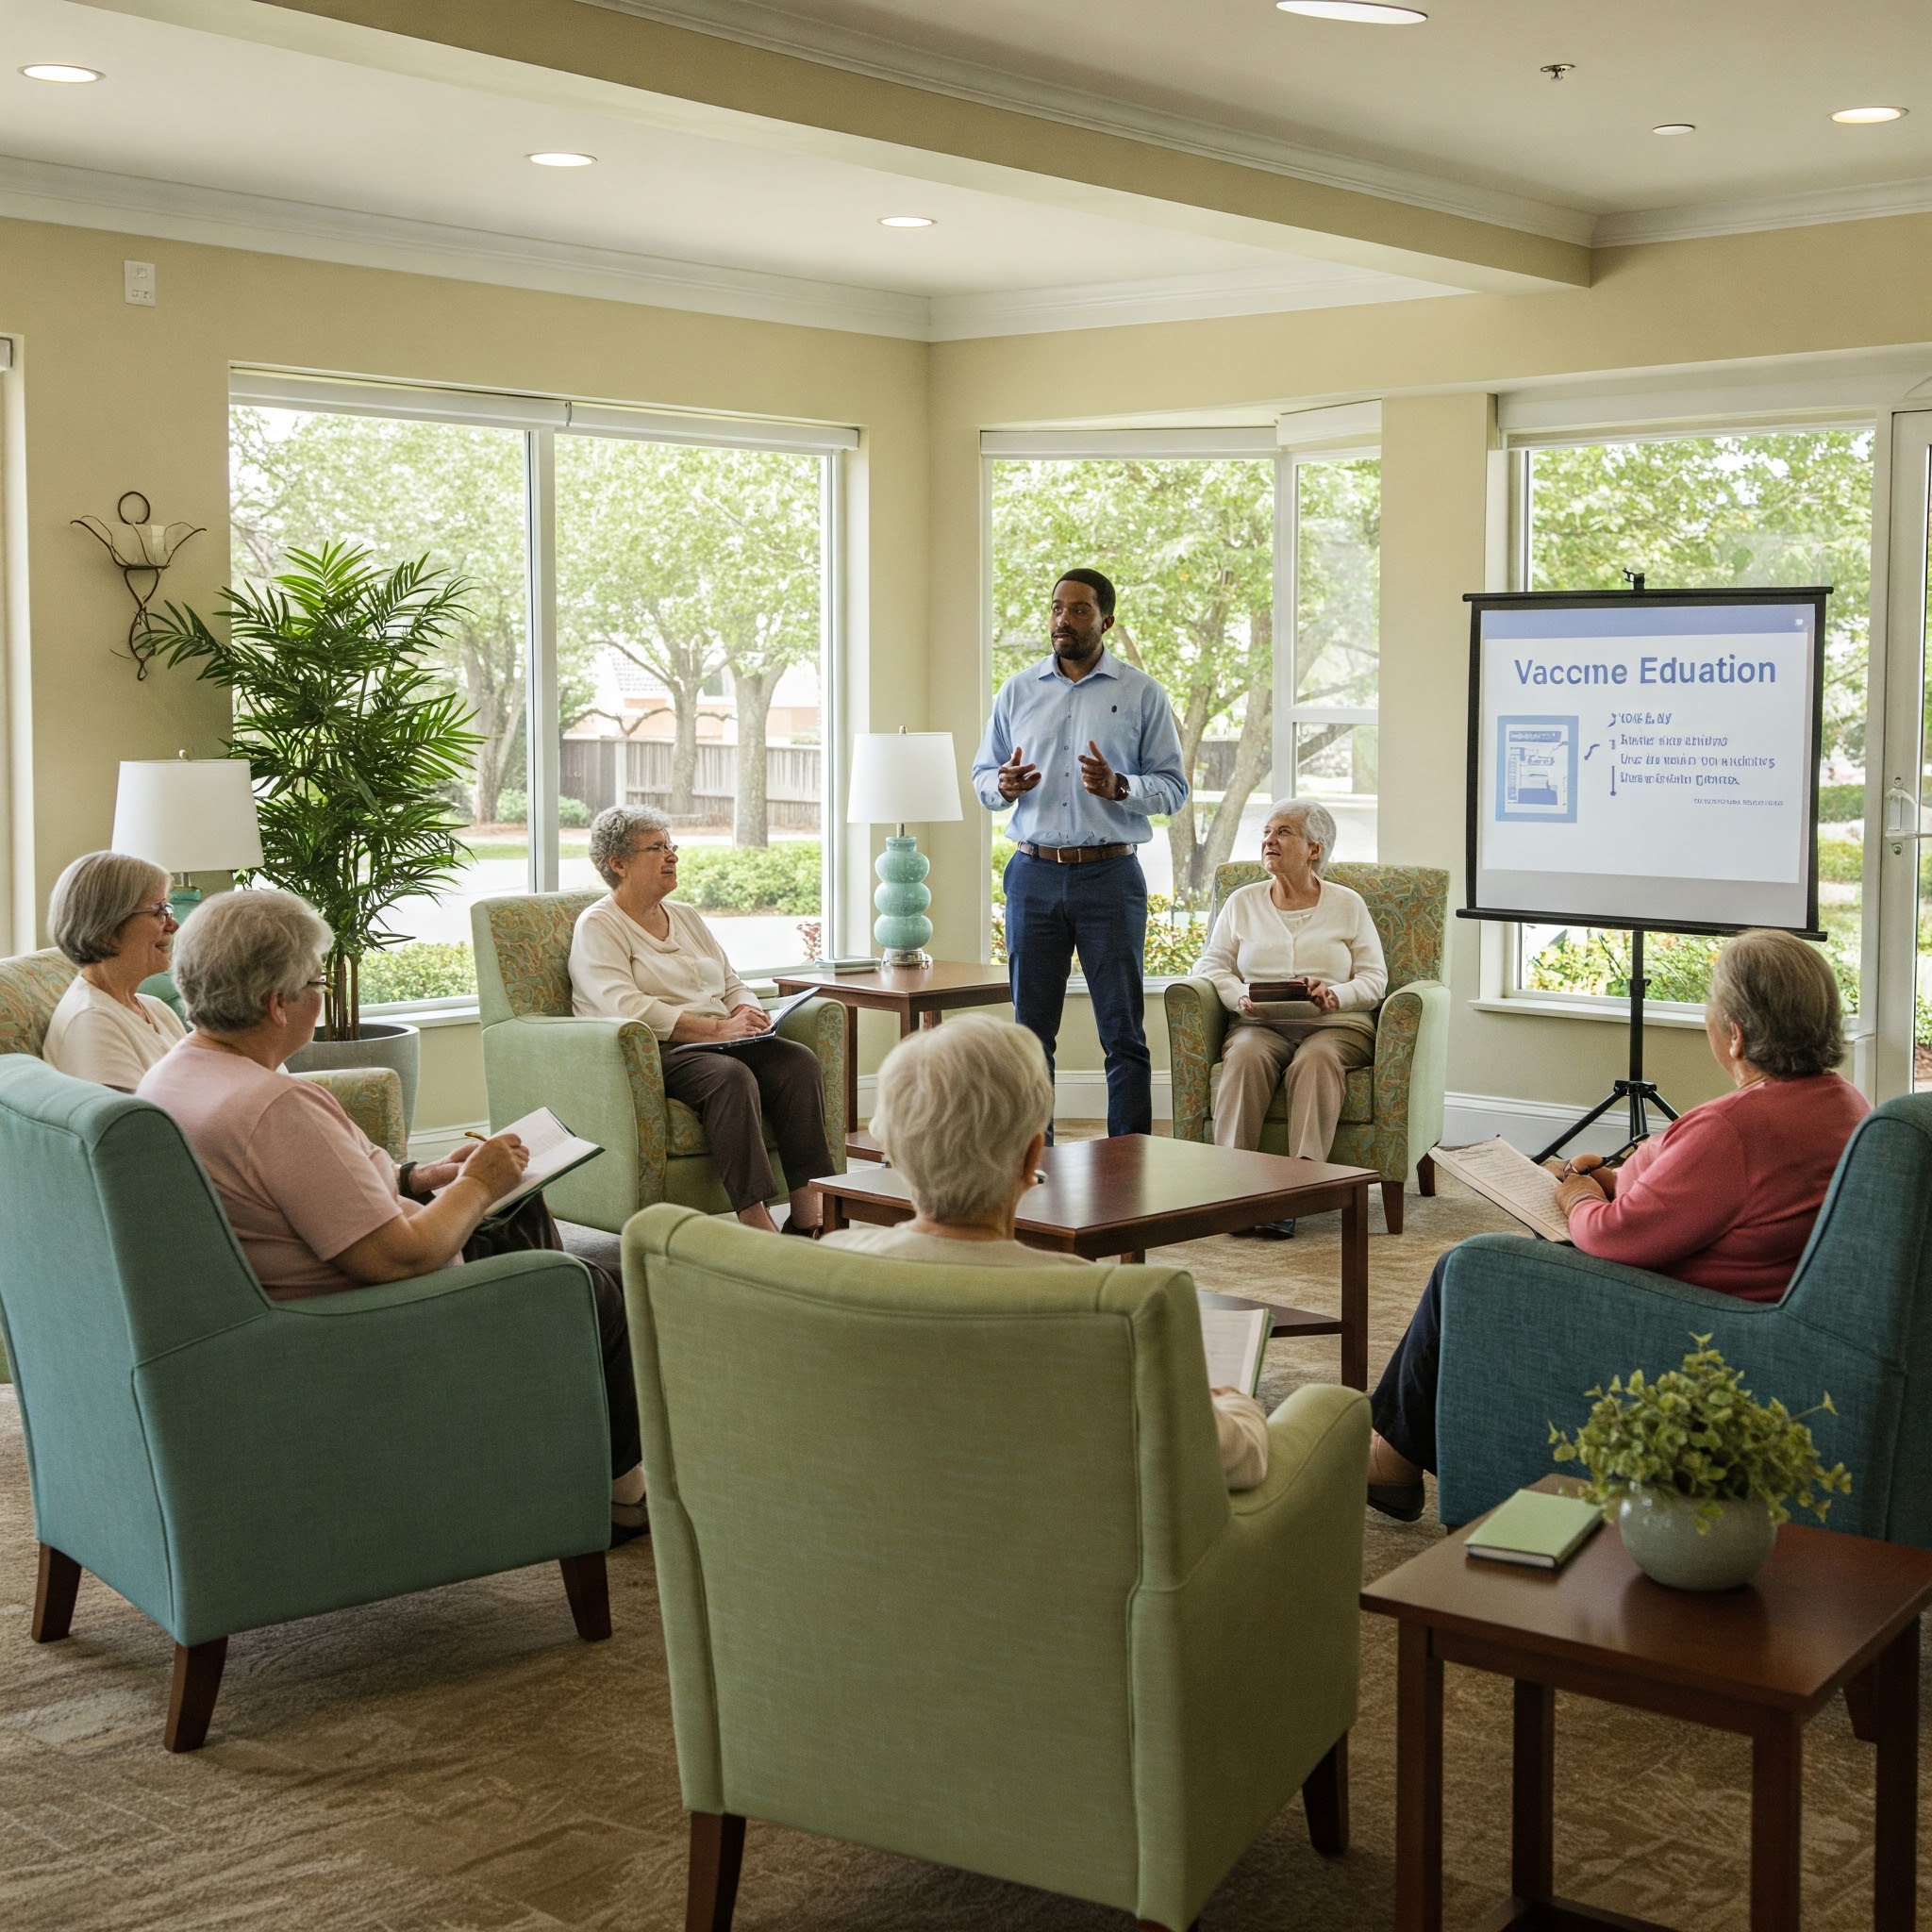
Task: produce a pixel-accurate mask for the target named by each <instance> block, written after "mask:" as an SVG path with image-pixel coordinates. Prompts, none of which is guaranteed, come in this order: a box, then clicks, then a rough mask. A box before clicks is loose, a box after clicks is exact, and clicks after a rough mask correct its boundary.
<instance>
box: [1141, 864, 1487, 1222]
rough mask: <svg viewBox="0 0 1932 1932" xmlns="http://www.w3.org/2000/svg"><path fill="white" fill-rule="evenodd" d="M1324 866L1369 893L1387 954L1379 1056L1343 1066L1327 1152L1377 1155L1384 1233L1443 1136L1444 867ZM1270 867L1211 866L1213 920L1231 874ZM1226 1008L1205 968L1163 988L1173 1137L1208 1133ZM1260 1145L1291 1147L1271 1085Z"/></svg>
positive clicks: (1234, 878) (1362, 1163)
mask: <svg viewBox="0 0 1932 1932" xmlns="http://www.w3.org/2000/svg"><path fill="white" fill-rule="evenodd" d="M1325 876H1326V877H1328V878H1330V879H1333V880H1334V881H1335V883H1336V884H1337V885H1341V886H1349V887H1352V888H1353V889H1354V890H1355V891H1357V892H1359V893H1360V894H1361V895H1362V897H1363V898H1364V899H1365V900H1366V901H1367V902H1368V908H1369V917H1370V918H1371V919H1373V920H1374V922H1375V930H1376V931H1377V932H1378V933H1379V934H1380V935H1381V938H1382V951H1383V953H1384V954H1385V956H1386V957H1387V958H1388V962H1389V993H1388V996H1387V997H1386V998H1385V999H1384V1000H1383V1002H1382V1004H1381V1006H1380V1007H1379V1008H1377V1009H1376V1013H1375V1058H1374V1063H1373V1064H1372V1065H1370V1066H1366V1067H1357V1068H1356V1069H1355V1071H1354V1072H1352V1073H1351V1074H1349V1076H1348V1086H1347V1089H1346V1091H1345V1092H1344V1094H1343V1097H1342V1103H1341V1124H1340V1125H1339V1126H1338V1127H1337V1128H1336V1131H1335V1143H1334V1145H1333V1146H1332V1147H1331V1148H1330V1149H1329V1150H1328V1158H1330V1159H1331V1160H1337V1161H1341V1162H1343V1163H1345V1164H1346V1165H1348V1166H1350V1167H1372V1168H1374V1170H1375V1172H1376V1173H1377V1174H1380V1175H1381V1176H1382V1208H1383V1215H1384V1218H1385V1220H1386V1221H1387V1223H1388V1225H1389V1232H1390V1233H1391V1234H1400V1233H1401V1232H1402V1200H1403V1193H1402V1191H1403V1187H1404V1185H1405V1183H1407V1181H1408V1180H1409V1179H1410V1178H1411V1177H1413V1179H1414V1180H1415V1183H1416V1186H1417V1188H1418V1190H1419V1191H1421V1192H1423V1193H1424V1194H1433V1193H1434V1192H1435V1191H1436V1169H1435V1163H1434V1162H1433V1161H1432V1160H1430V1158H1429V1150H1430V1148H1432V1147H1434V1146H1435V1145H1436V1143H1437V1142H1438V1141H1440V1140H1441V1138H1442V1099H1443V1092H1444V1090H1445V1089H1446V1087H1447V1086H1448V1081H1449V989H1448V988H1447V987H1446V986H1445V985H1443V984H1442V944H1443V932H1444V928H1445V925H1446V923H1447V919H1448V910H1449V874H1447V873H1446V872H1439V871H1437V870H1436V869H1435V868H1433V867H1429V866H1420V865H1351V864H1346V863H1341V862H1338V863H1336V864H1334V865H1331V866H1330V867H1329V868H1328V869H1327V872H1326V874H1325ZM1266 877H1267V874H1266V873H1265V872H1264V871H1263V870H1262V868H1261V866H1260V865H1259V864H1258V863H1257V862H1255V861H1253V860H1246V861H1242V862H1241V863H1238V864H1233V865H1223V866H1219V867H1217V868H1216V869H1215V874H1214V896H1213V899H1212V901H1211V902H1210V904H1209V906H1208V929H1209V931H1212V930H1213V923H1214V920H1215V917H1216V915H1218V914H1219V912H1220V910H1221V907H1222V902H1223V901H1224V900H1225V899H1226V897H1227V895H1228V894H1229V893H1230V892H1231V891H1234V890H1235V888H1236V887H1237V886H1247V885H1253V884H1254V883H1255V882H1256V881H1257V879H1263V878H1266ZM1226 1029H1227V1009H1226V1008H1224V1006H1223V1005H1222V1004H1221V995H1220V994H1219V993H1218V992H1216V991H1215V990H1214V987H1213V984H1212V982H1211V981H1209V980H1206V979H1179V980H1175V981H1174V983H1173V984H1172V985H1171V986H1170V987H1169V988H1168V989H1167V1037H1168V1052H1169V1057H1170V1060H1171V1063H1172V1066H1173V1070H1174V1139H1175V1140H1176V1141H1211V1140H1212V1139H1213V1138H1214V1106H1213V1096H1214V1087H1215V1076H1216V1075H1217V1074H1219V1073H1220V1071H1221V1043H1222V1040H1223V1037H1224V1034H1225V1032H1226ZM1261 1151H1262V1152H1263V1153H1264V1154H1285V1153H1287V1151H1288V1125H1287V1109H1286V1107H1285V1105H1284V1102H1283V1098H1282V1095H1281V1092H1280V1091H1278V1090H1277V1091H1276V1092H1275V1095H1274V1102H1273V1104H1272V1105H1271V1106H1270V1108H1269V1109H1268V1118H1267V1121H1266V1124H1264V1125H1263V1127H1262V1129H1261Z"/></svg>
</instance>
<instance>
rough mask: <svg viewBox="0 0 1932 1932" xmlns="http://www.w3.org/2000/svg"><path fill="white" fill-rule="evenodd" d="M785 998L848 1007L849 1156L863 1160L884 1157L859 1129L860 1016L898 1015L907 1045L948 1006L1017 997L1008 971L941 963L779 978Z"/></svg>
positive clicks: (821, 970)
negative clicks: (807, 996)
mask: <svg viewBox="0 0 1932 1932" xmlns="http://www.w3.org/2000/svg"><path fill="white" fill-rule="evenodd" d="M772 978H773V980H774V983H775V985H776V986H777V989H778V991H780V992H781V993H789V992H807V991H810V992H815V993H818V994H820V995H821V996H822V997H824V998H825V999H828V1000H837V1001H838V1002H839V1004H840V1005H841V1006H842V1007H843V1008H845V1151H846V1153H848V1154H853V1155H857V1156H858V1158H860V1159H861V1160H876V1159H878V1158H879V1148H878V1142H877V1141H874V1139H873V1138H872V1136H871V1135H870V1134H866V1133H862V1132H860V1131H858V1127H857V1123H858V1014H859V1009H860V1008H865V1009H866V1010H867V1011H870V1012H878V1013H896V1014H897V1015H898V1016H899V1038H900V1039H901V1040H903V1039H905V1037H906V1036H907V1035H908V1033H910V1032H912V1031H914V1030H915V1029H916V1028H918V1027H920V1026H937V1025H938V1024H939V1021H940V1015H941V1013H942V1012H944V1011H945V1009H946V1008H948V1007H1000V1006H1005V1005H1006V1003H1007V1002H1008V1000H1010V999H1011V998H1012V997H1013V994H1012V990H1011V988H1010V986H1009V985H1008V976H1007V969H1006V968H1005V967H1004V966H979V965H973V964H965V963H962V962H960V961H959V960H957V959H935V960H934V961H933V962H932V964H931V965H930V966H881V967H875V968H874V970H873V971H872V972H870V973H833V972H830V971H828V970H826V969H824V968H823V967H813V968H811V969H809V970H808V971H806V972H802V973H782V974H773V975H772Z"/></svg>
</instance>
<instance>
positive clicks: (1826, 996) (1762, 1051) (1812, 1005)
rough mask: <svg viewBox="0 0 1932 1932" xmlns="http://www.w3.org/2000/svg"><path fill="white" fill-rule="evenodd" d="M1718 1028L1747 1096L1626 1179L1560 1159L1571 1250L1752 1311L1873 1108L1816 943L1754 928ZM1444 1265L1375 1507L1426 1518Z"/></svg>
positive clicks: (1381, 1457) (1720, 1001)
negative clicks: (1854, 1068)
mask: <svg viewBox="0 0 1932 1932" xmlns="http://www.w3.org/2000/svg"><path fill="white" fill-rule="evenodd" d="M1704 1013H1705V1021H1704V1024H1705V1032H1706V1034H1707V1037H1708V1039H1709V1041H1710V1050H1711V1053H1712V1055H1713V1056H1714V1057H1715V1058H1716V1060H1717V1063H1718V1065H1719V1066H1721V1067H1722V1068H1723V1069H1724V1072H1725V1074H1728V1075H1729V1077H1730V1082H1731V1091H1730V1092H1728V1093H1725V1094H1723V1095H1721V1096H1720V1097H1719V1098H1718V1099H1716V1100H1707V1101H1706V1102H1705V1103H1704V1105H1703V1106H1702V1107H1693V1108H1691V1110H1690V1112H1689V1113H1687V1114H1685V1115H1684V1116H1683V1117H1682V1118H1681V1119H1679V1120H1675V1121H1673V1122H1672V1123H1671V1124H1670V1125H1669V1126H1668V1127H1666V1128H1665V1129H1664V1131H1663V1132H1662V1133H1661V1134H1660V1135H1658V1136H1657V1139H1656V1140H1654V1141H1644V1142H1643V1144H1642V1145H1641V1146H1640V1147H1639V1148H1638V1149H1637V1150H1636V1152H1635V1153H1633V1154H1632V1155H1631V1156H1630V1158H1628V1159H1627V1160H1626V1161H1624V1164H1623V1166H1622V1167H1621V1168H1609V1167H1606V1166H1605V1165H1604V1162H1603V1158H1602V1157H1601V1156H1599V1155H1594V1154H1581V1155H1578V1156H1577V1157H1576V1158H1575V1159H1574V1160H1567V1161H1560V1162H1558V1161H1552V1162H1551V1163H1550V1166H1551V1168H1552V1170H1553V1171H1554V1172H1555V1173H1556V1174H1557V1177H1558V1179H1559V1181H1560V1183H1561V1185H1560V1187H1559V1189H1558V1191H1557V1202H1558V1204H1559V1205H1560V1206H1561V1208H1562V1209H1563V1211H1564V1214H1565V1215H1566V1217H1567V1218H1568V1220H1569V1224H1570V1239H1571V1241H1574V1243H1575V1245H1576V1246H1577V1247H1579V1248H1581V1249H1582V1250H1583V1252H1584V1253H1585V1254H1586V1255H1596V1256H1599V1257H1601V1258H1603V1259H1604V1260H1607V1261H1622V1262H1624V1263H1626V1264H1628V1265H1629V1266H1630V1267H1633V1268H1648V1269H1651V1270H1653V1271H1654V1272H1655V1273H1657V1274H1669V1275H1672V1276H1674V1278H1675V1279H1677V1280H1679V1281H1689V1282H1694V1283H1695V1284H1696V1285H1697V1286H1698V1287H1700V1288H1709V1289H1715V1290H1716V1291H1718V1292H1719V1293H1721V1294H1734V1295H1738V1296H1740V1297H1741V1298H1742V1299H1743V1300H1746V1301H1758V1302H1774V1301H1776V1300H1777V1299H1778V1297H1779V1296H1780V1295H1782V1294H1783V1293H1784V1291H1785V1290H1786V1288H1787V1287H1788V1286H1789V1285H1790V1278H1791V1273H1792V1270H1793V1269H1795V1268H1796V1267H1797V1265H1798V1257H1799V1256H1800V1255H1802V1254H1803V1253H1804V1251H1805V1243H1806V1242H1807V1241H1808V1240H1809V1239H1810V1237H1811V1224H1812V1223H1813V1222H1814V1221H1816V1220H1817V1218H1818V1210H1819V1208H1821V1207H1823V1206H1824V1194H1825V1190H1826V1189H1827V1188H1829V1187H1830V1185H1831V1177H1832V1175H1833V1174H1834V1173H1836V1172H1837V1169H1838V1162H1839V1157H1840V1155H1841V1154H1842V1153H1843V1152H1844V1147H1845V1142H1846V1141H1849V1140H1850V1139H1851V1136H1852V1129H1853V1128H1854V1127H1856V1126H1857V1124H1858V1122H1859V1121H1860V1120H1861V1119H1863V1118H1864V1116H1865V1114H1866V1113H1867V1112H1868V1111H1869V1110H1870V1109H1869V1108H1868V1106H1867V1103H1866V1101H1865V1098H1864V1096H1863V1095H1862V1094H1861V1093H1859V1092H1858V1091H1857V1089H1856V1088H1855V1087H1852V1086H1850V1085H1849V1084H1848V1083H1847V1082H1846V1081H1844V1080H1842V1079H1840V1077H1839V1075H1838V1074H1835V1073H1834V1072H1833V1071H1832V1069H1833V1068H1834V1067H1836V1066H1837V1065H1838V1063H1839V1062H1840V1060H1841V1059H1842V1058H1844V1033H1843V1025H1842V1021H1841V1017H1840V1008H1839V996H1838V982H1837V980H1836V979H1834V978H1833V976H1832V972H1831V968H1830V966H1829V965H1828V964H1827V963H1826V961H1825V959H1824V955H1823V954H1822V953H1820V952H1819V951H1818V950H1817V949H1816V948H1815V947H1812V946H1808V945H1807V944H1806V943H1805V941H1803V940H1801V939H1798V938H1797V937H1796V936H1795V935H1793V934H1791V933H1788V932H1769V931H1759V932H1747V933H1741V934H1740V935H1739V937H1738V938H1736V939H1735V940H1733V941H1731V942H1730V944H1729V945H1728V946H1726V947H1725V948H1724V952H1723V953H1722V954H1721V955H1719V958H1718V962H1717V968H1716V971H1715V972H1714V973H1713V974H1712V975H1711V983H1710V998H1709V999H1708V1001H1707V1003H1706V1005H1705V1009H1704ZM1447 1259H1448V1256H1447V1255H1444V1256H1443V1257H1442V1258H1441V1260H1439V1261H1438V1262H1437V1263H1436V1268H1435V1273H1434V1274H1431V1275H1430V1276H1429V1285H1428V1287H1427V1289H1426V1290H1425V1291H1424V1294H1423V1298H1422V1302H1421V1304H1420V1306H1419V1307H1417V1309H1416V1311H1415V1314H1414V1316H1413V1317H1412V1318H1411V1320H1410V1322H1409V1324H1408V1332H1407V1334H1406V1335H1405V1336H1404V1337H1403V1338H1402V1341H1400V1342H1399V1343H1398V1344H1397V1345H1396V1349H1395V1353H1394V1354H1393V1355H1391V1357H1389V1365H1388V1367H1387V1368H1386V1369H1385V1370H1384V1371H1383V1374H1382V1379H1381V1381H1380V1383H1379V1384H1378V1385H1377V1386H1376V1389H1375V1393H1374V1399H1373V1409H1374V1421H1375V1434H1374V1438H1373V1439H1372V1441H1371V1442H1370V1445H1369V1501H1370V1503H1371V1504H1372V1505H1374V1507H1375V1508H1377V1509H1379V1510H1381V1511H1382V1512H1383V1513H1384V1514H1385V1515H1389V1516H1393V1517H1395V1518H1397V1519H1398V1520H1399V1521H1401V1522H1404V1523H1412V1522H1414V1521H1415V1519H1416V1518H1417V1517H1418V1516H1420V1515H1421V1514H1422V1507H1423V1483H1422V1476H1423V1472H1424V1470H1425V1469H1426V1470H1433V1469H1434V1468H1435V1467H1436V1369H1437V1363H1438V1361H1439V1359H1440V1356H1441V1291H1442V1265H1443V1262H1444V1261H1446V1260H1447Z"/></svg>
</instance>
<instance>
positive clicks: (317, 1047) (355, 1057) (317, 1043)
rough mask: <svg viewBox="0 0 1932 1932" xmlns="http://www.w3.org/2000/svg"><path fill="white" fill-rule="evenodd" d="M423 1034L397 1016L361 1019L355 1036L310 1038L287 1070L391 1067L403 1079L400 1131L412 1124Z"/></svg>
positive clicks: (406, 1130) (318, 1071)
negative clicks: (360, 1024)
mask: <svg viewBox="0 0 1932 1932" xmlns="http://www.w3.org/2000/svg"><path fill="white" fill-rule="evenodd" d="M422 1059H423V1036H422V1034H421V1033H420V1032H419V1031H418V1030H417V1029H416V1028H415V1027H413V1026H405V1025H404V1024H402V1022H401V1021H399V1020H365V1021H363V1023H362V1037H361V1038H360V1039H359V1040H311V1041H309V1042H308V1045H307V1046H305V1047H304V1048H303V1049H302V1051H301V1052H300V1053H298V1054H293V1055H291V1057H290V1059H289V1071H290V1072H291V1074H323V1073H332V1072H334V1071H335V1070H336V1069H337V1068H340V1067H393V1068H394V1069H395V1070H396V1073H397V1074H399V1075H400V1076H401V1079H402V1083H403V1132H404V1133H405V1134H406V1135H407V1134H409V1133H412V1132H413V1131H414V1130H415V1125H416V1074H417V1072H418V1070H419V1069H420V1067H421V1065H422Z"/></svg>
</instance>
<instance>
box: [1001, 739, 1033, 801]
mask: <svg viewBox="0 0 1932 1932" xmlns="http://www.w3.org/2000/svg"><path fill="white" fill-rule="evenodd" d="M999 780H1000V796H1001V797H1002V798H1018V797H1019V796H1020V794H1021V793H1022V792H1023V791H1032V790H1033V788H1034V787H1035V786H1036V785H1038V784H1039V783H1040V767H1039V766H1038V765H1029V764H1028V763H1027V762H1026V760H1025V758H1024V746H1021V745H1017V744H1016V745H1015V746H1014V747H1013V756H1012V757H1011V758H1008V760H1007V761H1006V763H1005V764H1003V765H1002V766H1001V767H1000V770H999Z"/></svg>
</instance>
